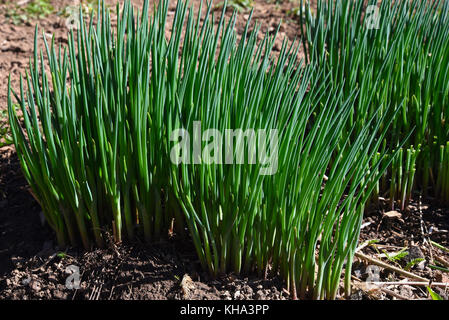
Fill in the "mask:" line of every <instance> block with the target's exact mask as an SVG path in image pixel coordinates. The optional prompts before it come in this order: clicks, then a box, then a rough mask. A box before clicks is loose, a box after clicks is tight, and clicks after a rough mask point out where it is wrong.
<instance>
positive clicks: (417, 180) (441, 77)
mask: <svg viewBox="0 0 449 320" xmlns="http://www.w3.org/2000/svg"><path fill="white" fill-rule="evenodd" d="M302 4H303V1H301V7H300V8H303V6H302ZM312 12H313V13H312ZM300 17H301V20H302V24H303V28H302V31H303V35H304V41H303V47H304V50H305V51H306V53H307V54H306V56H307V58H308V61H310V62H312V63H315V64H317V65H318V66H319V68H318V69H317V76H319V77H322V78H323V79H324V77H328V79H329V81H330V82H331V83H332V86H333V87H334V88H338V86H339V85H340V84H341V83H344V91H345V96H349V95H350V94H351V92H352V90H354V89H356V88H357V89H358V90H359V95H358V98H357V101H356V103H355V104H354V110H353V112H352V115H351V117H350V121H349V122H348V124H347V130H348V131H350V130H352V132H353V133H354V134H355V135H357V134H358V132H359V131H360V130H361V127H363V126H364V124H365V123H366V121H367V119H370V118H371V117H372V116H375V115H377V116H378V117H380V116H382V115H384V114H386V113H390V114H391V113H392V112H394V110H397V109H399V110H400V111H399V115H398V117H397V118H396V119H395V120H394V122H393V124H392V126H391V128H390V130H389V132H388V134H387V135H386V136H385V140H384V141H383V144H382V150H397V149H398V145H399V143H400V141H403V140H404V139H406V138H407V137H408V136H410V137H409V139H408V141H407V144H406V145H405V146H404V148H402V149H400V150H399V152H398V154H397V158H396V159H394V161H393V165H392V167H391V168H390V169H389V170H388V173H387V176H386V177H385V178H384V179H383V183H381V184H380V190H379V193H380V194H382V195H383V194H389V196H390V200H391V203H392V205H393V201H395V200H397V202H398V205H400V208H401V209H404V208H406V206H407V204H408V203H409V201H410V199H411V197H412V193H413V191H414V190H421V191H422V193H423V194H425V195H427V194H428V192H429V189H431V190H433V192H432V193H433V194H432V195H433V196H437V197H438V198H440V199H441V200H442V201H443V202H446V203H447V201H449V199H448V197H447V195H448V187H447V183H445V181H447V172H448V167H449V161H448V159H449V158H448V157H447V151H446V150H447V149H446V145H447V142H448V140H449V123H448V121H447V119H448V116H449V100H448V97H449V94H448V93H449V78H448V77H449V2H448V1H440V0H436V1H421V0H411V1H381V2H380V4H378V1H367V2H364V1H354V0H337V1H333V0H326V1H318V6H317V9H316V12H314V11H313V10H311V8H310V5H309V4H308V3H306V5H305V7H304V9H302V11H301V15H300ZM378 106H382V108H381V109H379V108H378Z"/></svg>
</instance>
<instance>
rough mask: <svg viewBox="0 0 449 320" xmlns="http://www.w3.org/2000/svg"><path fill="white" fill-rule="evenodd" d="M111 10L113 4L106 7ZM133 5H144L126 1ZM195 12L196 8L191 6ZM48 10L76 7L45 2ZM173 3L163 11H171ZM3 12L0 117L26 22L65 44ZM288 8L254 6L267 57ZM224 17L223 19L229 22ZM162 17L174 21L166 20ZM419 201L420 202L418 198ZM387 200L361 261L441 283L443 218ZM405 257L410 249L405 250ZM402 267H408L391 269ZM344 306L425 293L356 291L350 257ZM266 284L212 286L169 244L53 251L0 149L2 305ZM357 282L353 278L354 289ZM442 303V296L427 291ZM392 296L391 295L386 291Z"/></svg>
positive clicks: (22, 60) (369, 218)
mask: <svg viewBox="0 0 449 320" xmlns="http://www.w3.org/2000/svg"><path fill="white" fill-rule="evenodd" d="M108 2H109V3H110V5H111V7H112V8H113V7H114V6H113V3H114V2H113V1H108ZM133 2H134V3H135V4H136V5H138V6H141V3H142V1H133ZM191 2H193V3H194V4H195V6H196V7H197V6H198V2H199V1H197V0H195V1H191ZM52 3H53V4H54V6H55V12H61V10H62V9H63V8H65V7H67V6H70V5H73V4H74V1H66V0H64V1H53V2H52ZM174 5H175V2H174V1H172V2H171V6H170V9H169V11H170V12H173V11H174ZM10 6H11V4H6V1H0V110H4V109H6V108H7V100H6V99H7V83H8V75H9V74H11V77H12V86H13V88H15V89H16V90H17V89H18V85H19V82H18V80H19V76H20V74H21V73H22V74H23V72H24V70H25V67H26V65H27V63H28V59H29V57H30V56H32V54H33V34H34V24H35V23H38V24H39V27H40V30H45V32H46V34H54V35H55V40H56V43H62V44H64V43H66V39H67V31H68V29H67V27H66V24H65V22H66V19H67V18H66V17H64V16H61V15H58V14H51V15H49V16H47V17H44V18H41V19H39V20H36V21H27V22H26V23H23V24H20V25H14V24H12V23H11V21H10V20H9V19H7V18H6V17H5V12H7V10H8V8H9V7H10ZM293 8H294V4H293V3H292V2H289V1H283V2H281V3H279V4H276V3H267V2H266V1H255V2H254V14H253V18H254V19H255V20H257V21H259V22H260V23H261V24H262V30H267V29H268V30H269V31H274V30H275V29H276V27H277V24H278V22H279V21H280V20H281V19H283V21H284V24H283V25H282V27H281V29H280V34H279V35H280V37H279V38H278V40H277V42H276V45H275V50H277V51H279V50H280V46H281V42H282V38H283V37H284V36H287V37H289V38H290V39H294V38H295V37H297V36H298V35H299V26H298V23H297V21H295V19H296V18H294V17H292V16H290V15H289V14H288V13H289V12H290V11H291V10H292V9H293ZM230 14H231V12H228V13H227V15H228V16H229V15H230ZM169 16H171V17H172V16H173V15H172V14H171V15H169ZM247 18H248V12H244V13H240V14H239V16H238V20H237V25H236V27H237V30H238V32H239V33H241V32H242V30H243V28H244V26H245V23H246V20H247ZM417 197H418V196H417ZM387 208H388V202H385V203H383V202H380V203H379V204H378V205H376V206H372V207H371V208H368V209H367V213H366V215H365V218H364V225H365V227H364V228H363V229H362V232H361V239H360V243H363V242H364V241H368V240H377V242H376V245H370V246H366V247H365V248H364V249H363V250H361V252H362V251H363V253H364V254H366V255H369V256H372V257H375V256H376V255H379V254H385V251H386V252H389V253H390V254H391V253H392V252H398V251H400V250H401V249H402V248H406V249H407V250H409V251H410V252H414V254H415V255H416V257H418V258H419V257H422V258H424V259H425V260H426V262H424V264H423V266H414V267H413V268H412V269H411V270H410V271H411V272H413V273H414V274H417V275H420V276H422V277H425V278H427V279H431V280H433V281H434V282H449V277H448V276H449V274H448V273H446V272H443V271H439V270H433V269H431V268H429V264H428V261H429V260H431V259H432V257H436V256H437V257H440V258H441V259H444V260H445V261H449V254H448V253H447V252H445V251H442V250H440V249H438V248H436V247H434V246H432V245H430V242H429V240H432V241H435V242H437V243H439V244H440V245H443V246H445V247H448V246H449V243H448V242H449V241H448V231H447V230H449V210H448V209H444V208H442V206H439V205H438V201H436V200H435V199H427V200H425V201H423V203H421V202H420V201H417V202H415V203H412V205H411V206H410V207H409V210H407V211H405V212H397V213H393V214H391V213H390V214H386V212H387V211H389V210H388V209H387ZM410 249H411V250H410ZM383 261H384V262H386V263H389V264H391V265H396V266H398V267H401V268H404V267H405V266H406V264H407V259H405V258H404V259H402V260H399V261H397V262H396V261H391V260H388V259H385V258H383ZM353 266H354V267H353V274H354V279H355V280H354V284H355V285H354V290H353V294H352V296H351V298H352V299H393V298H394V299H398V297H399V298H408V299H428V292H427V289H426V288H425V287H417V286H404V285H402V286H391V287H389V289H388V290H390V293H388V292H387V291H385V290H377V289H374V290H373V289H367V288H366V287H363V286H362V285H359V284H360V283H363V281H364V279H366V273H367V272H366V270H367V266H368V264H367V263H366V262H364V261H361V260H360V261H359V260H358V259H355V262H354V265H353ZM67 268H69V269H70V268H79V274H80V287H79V288H78V289H68V288H67V286H66V280H67V278H68V277H69V276H70V275H71V273H70V271H69V270H67ZM267 274H268V276H267V277H266V279H264V278H263V277H258V276H257V275H241V276H236V275H233V274H228V275H220V276H218V277H217V278H214V279H213V278H210V277H209V276H208V275H207V273H204V272H202V271H201V268H200V266H199V261H198V259H197V258H196V255H195V251H194V249H193V247H192V245H191V244H190V243H189V242H187V241H182V240H180V239H177V238H176V236H175V237H174V238H173V239H171V240H167V241H165V242H162V243H157V244H152V245H145V244H143V243H140V242H136V243H124V244H121V245H115V244H113V243H112V241H109V245H108V246H107V247H106V248H103V249H94V250H92V251H89V252H86V251H80V250H77V249H61V248H58V247H57V246H56V243H55V237H54V234H53V233H52V231H51V230H50V229H49V228H48V226H46V225H45V224H43V223H42V220H41V216H40V207H39V205H38V204H37V202H36V201H35V200H34V199H33V197H32V195H31V194H30V192H29V189H28V186H27V183H26V181H25V179H24V177H23V175H22V173H21V170H20V165H19V161H18V159H17V155H16V153H15V150H14V148H13V147H12V146H7V147H3V148H0V299H91V300H96V299H112V300H114V299H228V300H231V299H235V300H240V299H257V300H267V299H269V300H272V299H289V298H290V296H289V293H288V292H287V290H286V288H285V284H284V283H283V282H282V280H281V279H280V278H279V277H277V276H272V275H270V273H267ZM379 276H380V278H379V280H380V281H396V280H401V279H402V277H401V276H399V275H398V274H397V273H395V272H392V271H391V270H389V269H381V271H380V274H379ZM358 280H361V282H360V283H359V282H358ZM434 290H435V291H436V292H437V293H439V294H440V295H441V296H442V297H443V298H446V299H447V298H448V294H447V290H446V289H444V288H434ZM391 292H393V294H392V293H391Z"/></svg>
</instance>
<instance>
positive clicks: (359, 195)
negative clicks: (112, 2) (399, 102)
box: [8, 1, 401, 299]
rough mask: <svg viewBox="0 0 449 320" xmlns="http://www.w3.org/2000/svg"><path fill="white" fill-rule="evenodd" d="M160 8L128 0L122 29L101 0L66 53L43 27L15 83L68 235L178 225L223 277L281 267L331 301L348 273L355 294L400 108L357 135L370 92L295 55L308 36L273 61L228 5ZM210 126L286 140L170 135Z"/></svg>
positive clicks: (121, 234) (66, 239) (45, 196)
mask: <svg viewBox="0 0 449 320" xmlns="http://www.w3.org/2000/svg"><path fill="white" fill-rule="evenodd" d="M148 6H149V1H145V2H144V7H143V10H142V11H141V12H142V13H141V14H140V15H139V14H138V13H137V14H136V13H135V11H134V9H133V7H132V6H131V5H130V2H128V1H127V2H125V4H124V6H123V8H122V10H121V14H120V16H119V17H118V21H117V27H116V29H115V30H113V28H112V26H111V19H110V16H109V12H108V10H107V9H106V7H105V6H104V5H103V6H102V7H101V8H99V10H98V12H99V21H98V23H97V24H96V26H94V23H93V16H92V17H91V20H90V23H89V24H88V25H86V23H85V21H84V19H83V16H82V14H80V19H81V21H80V29H79V30H77V31H76V32H74V31H72V32H71V34H70V36H69V42H68V48H62V47H58V48H56V46H55V44H54V40H52V41H51V42H48V41H47V39H45V37H44V44H45V51H46V57H47V59H48V64H49V69H50V73H48V74H47V72H45V70H46V69H45V58H44V53H43V51H41V50H39V47H38V33H37V32H36V38H35V54H34V59H33V60H32V61H30V65H29V69H28V71H27V73H26V74H25V78H24V80H23V79H21V86H20V92H19V93H16V92H14V91H13V90H12V88H11V87H10V88H9V97H8V106H9V109H8V110H9V117H10V124H11V129H12V133H13V138H14V143H15V146H16V150H17V153H18V156H19V159H20V162H21V165H22V169H23V172H24V175H25V177H26V179H27V181H28V182H29V184H30V186H31V189H32V191H33V194H34V196H35V198H36V199H37V200H38V201H39V203H40V205H41V206H42V209H43V212H44V215H45V217H46V219H47V221H48V223H49V224H50V226H51V227H52V228H53V229H54V230H55V232H56V235H57V238H58V241H59V243H60V244H61V245H64V244H67V243H71V244H73V245H76V244H78V243H79V241H80V240H81V242H82V244H83V245H84V247H86V248H90V247H91V245H92V243H93V242H95V244H96V245H98V246H102V245H103V242H104V240H103V235H104V231H107V230H109V229H111V228H112V230H113V234H114V237H115V240H116V241H117V242H120V241H121V240H122V239H125V238H127V239H134V238H135V237H143V238H145V240H147V241H155V240H158V239H160V238H161V237H164V235H165V234H166V233H167V231H168V230H169V229H170V228H171V226H172V224H171V223H172V221H173V220H174V221H175V222H176V225H177V230H179V231H180V232H182V230H184V229H185V227H187V229H188V231H189V235H190V237H191V239H192V240H193V243H194V246H195V248H196V251H197V254H198V257H199V260H200V262H201V264H202V266H203V268H204V269H206V270H208V271H209V272H210V273H211V274H212V275H217V274H219V273H223V272H229V271H234V272H236V273H241V272H253V271H255V272H259V273H260V274H263V273H264V272H265V271H266V270H267V268H268V266H270V265H272V266H273V270H274V271H280V273H281V274H282V275H283V276H284V277H285V279H286V282H287V283H288V285H289V289H290V290H291V292H292V293H293V296H294V297H296V296H297V295H298V296H300V297H310V298H317V299H333V298H335V297H336V296H337V294H338V287H339V283H340V279H341V274H342V271H343V268H345V285H346V289H347V290H349V287H350V275H351V261H352V258H353V255H354V251H355V248H356V245H357V241H358V236H359V231H360V225H361V221H362V216H363V210H364V205H365V203H366V201H367V200H368V199H369V198H370V197H371V192H372V191H373V190H374V189H375V188H376V186H377V184H378V180H379V179H380V177H381V175H382V174H383V173H384V171H385V169H386V167H387V166H388V165H389V164H390V162H391V161H393V158H391V159H388V158H385V153H383V152H380V153H379V149H380V146H381V144H382V141H384V139H385V137H386V134H387V132H388V131H387V129H388V127H389V123H390V122H393V123H394V120H395V117H394V115H395V114H394V113H393V114H387V113H384V114H383V115H381V113H382V112H381V111H382V107H381V106H378V107H377V109H376V112H374V115H373V116H371V117H369V118H367V119H365V120H366V121H364V122H363V123H358V127H357V129H358V130H357V134H356V135H355V133H354V132H350V131H348V130H347V124H348V123H349V122H350V121H351V119H352V115H353V112H352V110H353V108H354V107H355V105H356V103H357V102H358V101H359V99H360V94H361V92H360V90H358V89H351V90H350V93H349V94H348V92H347V90H348V89H347V88H346V86H344V85H343V84H342V85H341V86H335V85H334V83H333V82H332V81H333V80H332V78H331V77H330V76H327V77H329V79H327V78H326V77H325V80H326V81H321V80H322V77H321V76H323V77H324V72H322V71H317V68H318V67H317V66H316V65H315V64H311V65H308V66H304V64H303V61H301V60H299V59H298V52H299V50H300V46H301V45H300V43H297V42H294V43H289V42H288V41H287V40H285V41H284V43H283V46H282V48H281V52H280V54H279V56H277V57H276V58H275V57H274V56H273V54H272V49H273V45H274V39H275V37H276V35H270V34H269V33H267V34H265V36H264V38H263V40H262V41H258V33H259V32H260V25H256V26H254V27H253V28H250V21H248V23H247V25H246V28H245V30H244V32H243V35H242V37H241V38H240V40H238V41H237V34H236V31H235V23H236V14H235V13H234V14H233V15H232V17H231V18H230V19H226V18H225V10H226V7H225V8H224V9H223V11H222V13H221V16H220V17H219V19H218V22H217V20H216V19H215V17H214V13H213V11H212V5H211V4H210V5H209V6H208V8H207V13H206V14H205V16H204V17H202V16H201V12H202V10H201V9H202V8H199V13H198V16H197V17H195V16H194V13H193V12H194V11H193V8H191V7H189V5H188V4H187V3H184V2H182V1H179V2H178V5H177V7H176V11H175V15H174V19H173V22H172V24H171V25H170V26H168V23H167V16H168V14H167V12H168V1H161V3H160V4H159V6H158V7H157V9H155V13H154V15H153V17H152V18H151V19H149V16H148V13H149V8H148ZM117 12H119V10H117ZM202 18H203V19H202ZM249 20H251V19H249ZM216 22H217V23H216ZM166 30H171V32H170V34H169V35H168V37H167V36H166ZM328 80H329V81H328ZM13 98H14V99H15V100H16V101H17V103H18V104H19V105H20V109H21V111H22V113H23V123H22V122H21V121H19V119H18V117H17V114H16V112H15V110H14V108H13ZM198 122H200V123H201V126H202V128H203V130H207V129H215V130H217V131H218V132H221V133H223V134H225V133H226V132H227V130H239V129H240V130H241V131H242V132H243V133H244V134H243V138H241V139H240V138H239V137H234V136H231V140H228V142H229V141H231V143H232V144H233V145H235V146H238V148H245V147H246V149H245V150H247V149H248V150H249V146H250V145H251V143H250V142H251V139H252V138H255V137H254V136H253V135H252V133H254V132H257V133H260V132H266V133H268V134H272V135H273V136H274V137H276V139H274V140H272V139H271V138H269V139H266V138H267V137H265V139H259V138H260V136H257V137H256V138H257V139H258V140H257V143H256V144H255V146H256V149H257V150H258V151H260V150H264V151H266V153H265V156H264V157H262V161H255V162H253V160H254V159H253V158H252V157H251V156H250V154H248V155H246V153H244V157H243V158H237V151H236V150H235V149H232V148H231V149H228V148H225V149H224V150H225V152H223V153H221V151H220V150H219V149H218V150H217V149H214V148H212V149H211V148H210V145H211V142H212V141H214V140H215V141H218V142H220V143H219V145H221V144H222V143H226V140H224V136H222V135H219V134H214V135H210V136H208V137H206V138H204V135H203V138H202V139H201V137H200V138H199V140H198V141H199V142H198V146H196V147H198V148H199V149H200V150H202V154H203V157H202V158H203V159H198V158H195V157H193V158H192V157H190V154H191V153H190V151H191V150H182V149H180V148H177V147H176V145H177V143H178V142H179V141H177V140H176V139H175V140H173V139H172V133H173V132H174V130H185V131H187V132H189V133H191V132H193V135H195V128H196V127H197V123H198ZM200 133H201V132H200ZM181 138H185V136H184V135H181ZM193 139H194V140H195V138H193ZM223 141H224V142H223ZM273 141H274V142H273ZM196 147H194V148H196ZM399 147H401V145H399ZM238 148H237V150H238ZM183 152H186V153H185V154H184V153H183ZM204 154H206V155H208V156H211V157H210V158H211V159H212V161H204ZM173 156H175V158H176V157H178V158H179V157H181V158H182V159H184V160H185V159H187V160H188V161H183V162H180V163H178V162H174V161H173ZM228 156H229V157H230V159H232V160H233V161H231V162H229V163H228V162H226V161H223V159H224V158H226V157H228ZM267 159H269V160H270V162H269V163H268V162H267V161H266V160H267ZM201 160H202V161H201ZM220 160H222V161H221V162H220ZM258 160H261V159H258ZM267 165H268V166H270V165H271V167H272V169H274V170H273V171H271V172H268V173H267V172H266V169H267Z"/></svg>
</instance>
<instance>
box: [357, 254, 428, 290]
mask: <svg viewBox="0 0 449 320" xmlns="http://www.w3.org/2000/svg"><path fill="white" fill-rule="evenodd" d="M355 256H356V257H357V258H360V259H363V260H365V261H368V262H370V263H372V264H375V265H378V266H379V267H382V268H385V269H389V270H392V271H394V272H396V273H398V274H400V275H402V276H404V277H407V278H410V279H415V280H420V281H426V282H427V283H429V282H430V280H429V279H426V278H423V277H420V276H418V275H416V274H414V273H411V272H408V271H405V270H402V269H401V268H398V267H394V266H392V265H389V264H388V263H385V262H383V261H380V260H377V259H374V258H371V257H369V256H367V255H364V254H363V253H360V252H356V253H355Z"/></svg>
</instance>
